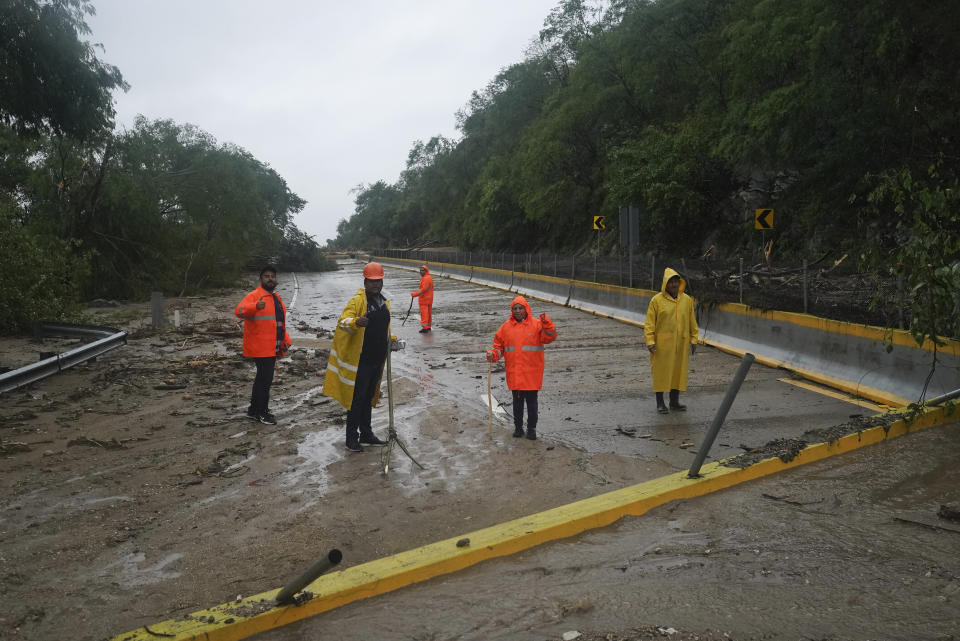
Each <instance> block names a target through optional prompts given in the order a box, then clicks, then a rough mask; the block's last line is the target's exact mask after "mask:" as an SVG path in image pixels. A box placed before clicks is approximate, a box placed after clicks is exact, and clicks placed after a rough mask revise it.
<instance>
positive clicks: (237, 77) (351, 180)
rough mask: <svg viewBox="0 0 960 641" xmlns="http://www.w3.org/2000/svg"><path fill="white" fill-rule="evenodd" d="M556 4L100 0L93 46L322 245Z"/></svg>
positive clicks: (128, 119)
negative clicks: (242, 163) (247, 170)
mask: <svg viewBox="0 0 960 641" xmlns="http://www.w3.org/2000/svg"><path fill="white" fill-rule="evenodd" d="M558 1H559V0H481V1H477V0H409V1H407V2H402V1H395V2H390V1H389V0H345V1H344V0H341V1H339V2H331V1H329V0H257V1H255V2H254V1H250V0H93V4H94V6H95V7H96V10H97V15H95V16H89V17H88V19H87V23H88V24H89V26H90V28H91V30H92V32H93V33H92V34H91V35H90V36H89V39H90V41H91V42H94V43H100V44H102V45H103V47H104V48H103V49H102V50H98V52H97V56H98V57H99V58H100V59H101V60H103V61H104V62H107V63H109V64H113V65H116V66H117V67H118V68H119V69H120V72H121V73H122V74H123V77H124V79H125V80H126V81H127V82H128V83H129V84H130V90H129V91H128V92H127V93H125V94H124V93H122V92H118V93H117V94H116V96H115V98H116V107H117V124H118V126H121V127H122V126H126V127H129V126H131V125H132V123H133V121H134V118H136V116H137V115H138V114H142V115H144V116H146V117H147V118H149V119H161V118H163V119H167V118H169V119H172V120H174V121H175V122H177V123H180V124H184V123H190V124H193V125H196V126H197V127H199V128H200V129H202V130H204V131H207V132H209V133H210V134H212V135H213V136H214V137H215V138H216V139H217V140H218V141H219V142H222V143H225V142H231V143H235V144H237V145H239V146H241V147H243V148H245V149H247V150H248V151H249V152H250V153H252V154H253V155H254V156H255V157H256V158H257V159H258V160H260V161H261V162H264V163H266V164H268V165H270V166H271V167H273V168H274V170H276V171H277V173H279V174H280V175H281V176H283V178H284V179H286V181H287V184H288V186H289V187H290V189H291V190H292V191H293V192H295V193H296V194H298V195H299V196H300V197H301V198H304V199H306V200H307V201H308V202H307V206H306V208H305V209H304V210H303V212H302V213H300V214H299V215H298V216H297V217H296V223H297V226H298V227H300V229H302V230H303V231H305V232H306V233H308V234H311V235H314V236H315V237H316V240H317V241H318V242H319V243H320V244H323V243H325V242H326V240H327V239H328V238H334V237H335V236H336V229H337V223H338V222H339V221H340V220H341V219H343V218H349V217H350V215H351V214H352V213H353V196H352V195H351V194H350V190H351V189H353V188H354V187H356V186H357V185H359V184H361V183H362V184H370V183H374V182H376V181H377V180H386V181H387V182H389V183H392V182H395V181H396V180H397V178H398V177H399V174H400V172H401V171H402V170H403V169H404V167H405V163H406V158H407V152H409V151H410V148H411V146H412V145H413V142H414V141H415V140H424V141H426V140H428V139H429V138H430V137H432V136H435V135H437V134H442V135H444V136H447V137H450V138H455V137H456V136H457V132H456V128H455V116H454V114H455V113H456V111H457V110H458V109H460V108H461V107H463V106H464V105H465V104H466V103H467V101H468V100H469V98H470V93H471V92H472V91H473V90H482V89H483V88H484V87H486V85H487V83H488V82H489V81H490V80H492V79H493V77H494V76H495V75H496V74H497V72H498V71H499V70H500V69H502V68H504V67H507V66H509V65H511V64H514V63H516V62H520V61H521V60H522V59H523V52H524V50H525V49H526V48H527V46H528V45H529V44H530V42H531V41H532V40H533V39H534V38H536V36H537V34H538V33H539V31H540V28H541V27H542V25H543V21H544V19H545V18H546V17H547V15H548V14H549V13H550V11H551V9H553V7H554V6H555V5H556V4H557V2H558Z"/></svg>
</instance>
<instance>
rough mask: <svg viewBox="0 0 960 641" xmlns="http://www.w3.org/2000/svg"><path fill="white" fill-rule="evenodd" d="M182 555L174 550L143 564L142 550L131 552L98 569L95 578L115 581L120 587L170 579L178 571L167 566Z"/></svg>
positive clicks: (178, 573)
mask: <svg viewBox="0 0 960 641" xmlns="http://www.w3.org/2000/svg"><path fill="white" fill-rule="evenodd" d="M181 558H183V555H182V554H180V553H178V552H174V553H173V554H168V555H167V556H165V557H163V558H162V559H160V560H159V561H157V562H156V563H154V564H153V565H150V566H144V565H143V563H144V561H146V560H147V555H146V554H144V553H143V552H131V553H129V554H126V555H125V556H123V557H121V558H120V559H119V560H117V561H114V562H113V563H111V564H109V565H108V566H106V567H105V568H103V570H101V571H100V573H99V575H98V577H97V578H99V579H101V580H103V581H108V582H110V583H117V584H119V585H120V586H121V587H140V586H143V585H150V584H153V583H160V582H161V581H170V580H173V579H177V578H179V577H180V572H177V571H174V570H168V569H167V567H168V566H170V565H172V564H174V563H176V562H177V561H179V560H180V559H181Z"/></svg>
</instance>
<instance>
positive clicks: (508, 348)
mask: <svg viewBox="0 0 960 641" xmlns="http://www.w3.org/2000/svg"><path fill="white" fill-rule="evenodd" d="M515 349H517V348H516V347H514V346H513V345H510V346H507V347H504V348H503V351H505V352H512V351H513V350H515Z"/></svg>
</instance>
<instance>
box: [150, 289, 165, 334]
mask: <svg viewBox="0 0 960 641" xmlns="http://www.w3.org/2000/svg"><path fill="white" fill-rule="evenodd" d="M150 318H151V325H150V326H151V327H153V329H162V328H163V292H150Z"/></svg>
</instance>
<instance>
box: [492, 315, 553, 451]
mask: <svg viewBox="0 0 960 641" xmlns="http://www.w3.org/2000/svg"><path fill="white" fill-rule="evenodd" d="M556 338H557V328H556V327H555V326H554V324H553V321H552V320H550V318H549V317H548V316H547V315H546V314H540V318H534V317H533V312H532V311H530V304H529V303H527V299H525V298H524V297H523V296H517V297H516V298H514V299H513V302H512V303H511V304H510V318H509V319H507V321H506V322H505V323H504V324H503V325H501V326H500V329H498V330H497V333H496V334H495V335H494V337H493V349H490V350H487V360H488V361H489V362H491V363H496V362H497V361H498V360H499V359H500V357H501V356H503V359H504V363H505V365H506V370H507V387H508V388H510V394H511V395H512V396H513V425H514V430H513V435H514V436H515V437H516V438H520V437H522V436H523V406H524V404H526V406H527V438H528V439H530V440H531V441H535V440H537V419H538V416H539V407H538V404H537V392H539V391H540V388H541V387H542V386H543V365H544V357H543V346H544V345H546V344H548V343H552V342H553V341H555V340H556Z"/></svg>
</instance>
